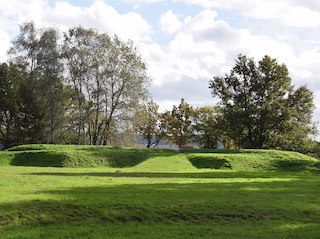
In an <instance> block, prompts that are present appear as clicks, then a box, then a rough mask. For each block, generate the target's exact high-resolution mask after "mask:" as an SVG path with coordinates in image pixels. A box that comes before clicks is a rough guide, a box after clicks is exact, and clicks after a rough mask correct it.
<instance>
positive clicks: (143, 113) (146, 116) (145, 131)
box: [137, 101, 165, 148]
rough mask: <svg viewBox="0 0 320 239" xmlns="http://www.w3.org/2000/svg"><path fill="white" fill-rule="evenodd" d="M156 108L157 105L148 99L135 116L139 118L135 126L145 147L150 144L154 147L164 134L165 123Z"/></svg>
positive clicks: (148, 146)
mask: <svg viewBox="0 0 320 239" xmlns="http://www.w3.org/2000/svg"><path fill="white" fill-rule="evenodd" d="M158 110H159V105H158V104H157V103H155V102H154V101H150V102H148V103H147V104H146V105H145V106H144V107H143V108H142V109H141V110H140V111H138V113H137V117H138V118H139V119H140V122H138V126H137V128H138V132H139V134H140V136H142V137H143V139H144V140H145V141H146V142H147V148H150V147H151V146H152V145H153V146H154V147H156V146H157V145H158V143H159V141H160V140H161V139H163V138H164V136H165V132H164V131H165V129H164V127H165V123H164V122H163V120H162V119H161V114H160V113H159V112H158Z"/></svg>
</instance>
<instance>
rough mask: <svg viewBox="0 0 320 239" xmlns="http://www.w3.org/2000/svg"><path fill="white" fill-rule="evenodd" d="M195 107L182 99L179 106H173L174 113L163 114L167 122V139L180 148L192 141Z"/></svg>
mask: <svg viewBox="0 0 320 239" xmlns="http://www.w3.org/2000/svg"><path fill="white" fill-rule="evenodd" d="M193 110H194V109H193V107H192V106H190V105H189V104H188V103H186V102H185V101H184V99H181V102H180V104H179V106H175V105H174V106H173V109H172V111H166V112H165V113H164V114H163V116H162V117H163V120H164V122H166V137H167V139H168V141H172V142H173V143H175V144H177V145H178V146H179V147H181V146H183V145H185V144H187V143H189V142H190V141H191V139H192V136H193V132H192V114H193Z"/></svg>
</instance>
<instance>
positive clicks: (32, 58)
mask: <svg viewBox="0 0 320 239" xmlns="http://www.w3.org/2000/svg"><path fill="white" fill-rule="evenodd" d="M8 52H9V61H8V63H3V64H1V66H0V92H1V94H0V102H1V103H0V104H1V105H0V130H1V131H0V133H1V135H0V136H1V137H2V139H3V141H4V143H5V144H6V145H7V146H11V144H25V143H65V144H67V143H69V144H70V143H73V144H93V145H101V144H108V143H110V142H115V141H117V140H118V139H116V137H118V136H119V135H121V134H125V133H126V132H129V131H130V130H132V127H133V124H132V120H131V119H132V118H133V115H134V114H135V111H136V110H137V109H138V108H139V107H138V106H139V105H141V104H142V103H143V102H145V101H146V99H147V98H148V97H149V92H148V86H149V84H150V77H149V76H148V75H147V73H146V66H145V63H144V61H143V60H142V58H141V56H140V55H139V53H138V50H137V48H136V47H135V46H134V45H133V43H132V42H130V41H128V42H124V41H121V40H120V39H119V38H118V37H117V36H113V37H110V36H109V35H107V34H100V33H98V32H97V31H96V30H93V29H84V28H82V27H76V28H72V29H69V31H67V32H63V33H62V34H61V33H59V32H58V31H57V30H56V29H54V28H44V29H37V28H35V26H34V24H33V23H32V22H29V23H25V24H23V25H22V26H21V27H20V34H19V35H18V36H17V37H16V38H15V40H14V41H13V42H12V47H11V48H10V49H9V51H8ZM119 137H120V136H119Z"/></svg>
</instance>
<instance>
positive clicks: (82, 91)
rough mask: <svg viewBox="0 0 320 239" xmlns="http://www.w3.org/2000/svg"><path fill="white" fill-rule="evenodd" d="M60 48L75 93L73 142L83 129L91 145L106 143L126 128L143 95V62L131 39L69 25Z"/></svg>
mask: <svg viewBox="0 0 320 239" xmlns="http://www.w3.org/2000/svg"><path fill="white" fill-rule="evenodd" d="M64 51H65V56H66V61H67V69H68V76H69V82H71V83H72V84H73V86H74V88H75V89H76V91H77V95H78V97H77V98H78V107H79V109H78V111H79V124H78V142H79V143H80V142H81V141H80V138H81V134H82V133H81V132H83V133H84V135H83V138H84V141H85V139H86V136H85V134H86V133H88V135H89V140H90V144H94V145H96V144H97V145H100V144H107V143H108V142H110V138H111V135H112V134H113V133H117V134H119V133H123V132H124V131H127V130H128V127H127V126H128V124H130V122H129V121H128V119H130V118H131V119H132V117H133V116H134V114H135V111H136V110H137V108H138V107H139V105H140V104H141V103H142V102H143V101H145V100H146V99H147V97H148V89H147V87H148V85H149V83H150V78H149V77H148V76H147V74H146V66H145V64H144V62H143V61H142V59H141V56H140V55H139V54H138V51H137V48H136V47H134V46H133V43H132V42H123V41H121V40H120V39H119V38H118V37H117V36H114V37H110V36H108V35H107V34H100V33H98V32H97V31H95V30H92V29H84V28H81V27H77V28H74V29H70V30H69V32H68V34H65V44H64ZM85 103H87V104H85ZM84 109H86V117H84V115H85V114H84V113H85V112H84ZM124 122H126V123H124ZM115 125H116V126H115ZM114 129H117V132H115V131H114Z"/></svg>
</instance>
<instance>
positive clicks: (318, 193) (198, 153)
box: [0, 146, 320, 239]
mask: <svg viewBox="0 0 320 239" xmlns="http://www.w3.org/2000/svg"><path fill="white" fill-rule="evenodd" d="M43 147H46V146H43ZM52 147H54V146H52ZM59 147H60V146H59ZM75 148H76V146H74V148H70V149H68V150H69V153H70V154H71V153H72V150H75ZM86 148H87V147H86ZM88 148H89V149H90V150H91V151H90V150H88V149H87V150H86V152H89V153H88V154H89V155H90V152H95V153H96V154H100V155H104V156H103V157H102V156H101V158H105V160H104V161H105V162H109V161H110V160H111V161H113V162H114V161H121V164H120V165H125V164H126V163H123V162H126V160H127V161H128V160H129V159H128V156H130V154H134V153H133V152H135V151H136V152H137V153H139V152H141V155H142V156H143V159H141V160H140V162H139V163H132V164H131V165H134V166H127V167H125V166H124V167H111V166H110V164H108V165H107V166H105V167H102V166H99V167H92V166H91V168H76V167H73V168H70V167H69V168H68V167H63V166H59V167H47V166H46V167H44V166H45V165H43V166H42V167H40V166H38V167H34V166H14V164H12V160H13V159H14V158H15V157H16V156H15V155H14V154H12V155H9V154H10V153H16V154H21V153H23V152H24V153H29V152H30V151H29V149H28V150H27V151H6V152H1V153H3V154H2V155H0V156H1V157H0V160H2V161H6V162H7V163H6V164H5V163H2V165H3V166H1V167H0V232H1V233H0V238H5V239H10V238H11V239H12V238H19V239H20V238H22V239H23V238H54V239H56V238H59V239H60V238H117V239H118V238H148V239H149V238H152V239H153V238H173V239H174V238H222V239H223V238H226V239H227V238H228V239H229V238H231V239H233V238H234V239H236V238H237V239H238V238H268V239H269V238H288V239H289V238H290V239H291V238H301V239H302V238H303V239H305V238H314V239H317V238H320V200H319V199H320V174H319V172H318V170H317V163H318V161H317V160H315V159H312V158H309V157H307V158H305V157H304V156H303V155H300V154H295V153H292V154H291V152H275V151H273V152H272V151H260V152H258V151H250V150H249V151H233V152H230V151H218V152H215V151H203V150H191V151H190V150H188V151H183V152H176V151H165V150H164V151H161V150H159V151H158V152H156V151H153V150H150V152H149V151H148V150H146V151H144V149H128V148H122V149H119V148H116V149H112V148H111V149H110V148H109V150H110V151H113V150H114V151H113V152H112V154H111V153H110V152H109V153H106V152H102V151H106V150H107V149H103V150H101V149H99V148H96V149H95V150H94V149H93V148H91V147H88ZM37 150H38V151H37ZM37 150H34V152H39V153H41V152H47V151H51V154H52V155H55V153H54V151H55V150H54V149H52V148H51V149H48V148H45V149H37ZM56 150H57V151H56V153H58V149H56ZM59 150H62V151H68V150H66V149H65V148H61V149H59ZM99 150H101V152H97V151H99ZM115 150H122V151H124V152H122V153H119V154H122V156H123V157H121V156H119V154H116V153H115ZM78 151H79V152H78ZM78 151H77V152H78V153H77V154H80V152H82V151H81V150H78ZM118 152H121V151H118ZM60 153H62V152H61V151H60ZM73 153H74V154H76V153H75V152H73ZM259 153H260V157H259ZM108 154H109V156H108V157H107V156H106V155H108ZM110 154H111V155H113V156H114V158H113V159H112V158H111V157H110ZM218 154H221V155H220V156H221V157H218V156H217V155H218ZM270 154H271V155H273V156H270ZM275 154H276V155H277V156H275ZM4 155H5V156H4ZM232 155H234V157H232ZM246 155H247V156H248V157H246ZM252 155H256V157H254V156H252ZM263 155H264V156H263ZM268 155H269V156H268ZM42 156H44V155H42ZM42 156H41V157H42ZM19 157H20V156H19ZM34 157H35V158H37V157H36V156H34ZM215 157H216V158H217V159H218V162H214V161H215ZM237 157H238V158H237ZM268 157H269V158H268ZM101 158H100V160H101ZM20 160H22V159H20ZM29 160H30V158H29ZM46 160H47V162H49V161H50V160H48V159H43V161H46ZM135 160H137V161H138V159H135ZM199 160H200V161H199ZM219 160H220V161H219ZM251 160H255V161H256V162H255V163H249V162H251ZM27 161H28V160H27ZM43 161H41V160H40V161H39V162H38V163H40V162H42V163H43ZM221 161H222V162H221ZM259 161H263V162H264V161H266V162H269V161H272V163H266V162H265V164H261V163H258V162H259ZM300 161H303V163H301V162H300ZM305 161H307V162H308V163H306V162H305ZM23 162H25V161H23ZM89 162H91V161H90V160H89ZM241 162H243V164H241ZM279 162H282V163H279ZM299 162H300V163H299ZM42 163H41V164H42ZM30 164H31V163H30ZM117 165H119V162H118V163H117ZM195 165H196V166H195ZM217 165H218V166H217ZM219 165H220V166H219ZM230 165H231V166H230ZM236 165H238V166H236ZM252 165H253V166H256V167H253V166H252ZM257 165H260V166H259V167H258V166H257ZM268 165H269V166H268ZM240 166H241V167H240ZM235 167H238V169H237V168H235ZM250 167H251V168H250ZM214 168H218V169H214ZM242 168H246V170H242ZM286 168H289V169H288V170H285V169H286ZM249 169H250V170H249Z"/></svg>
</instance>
